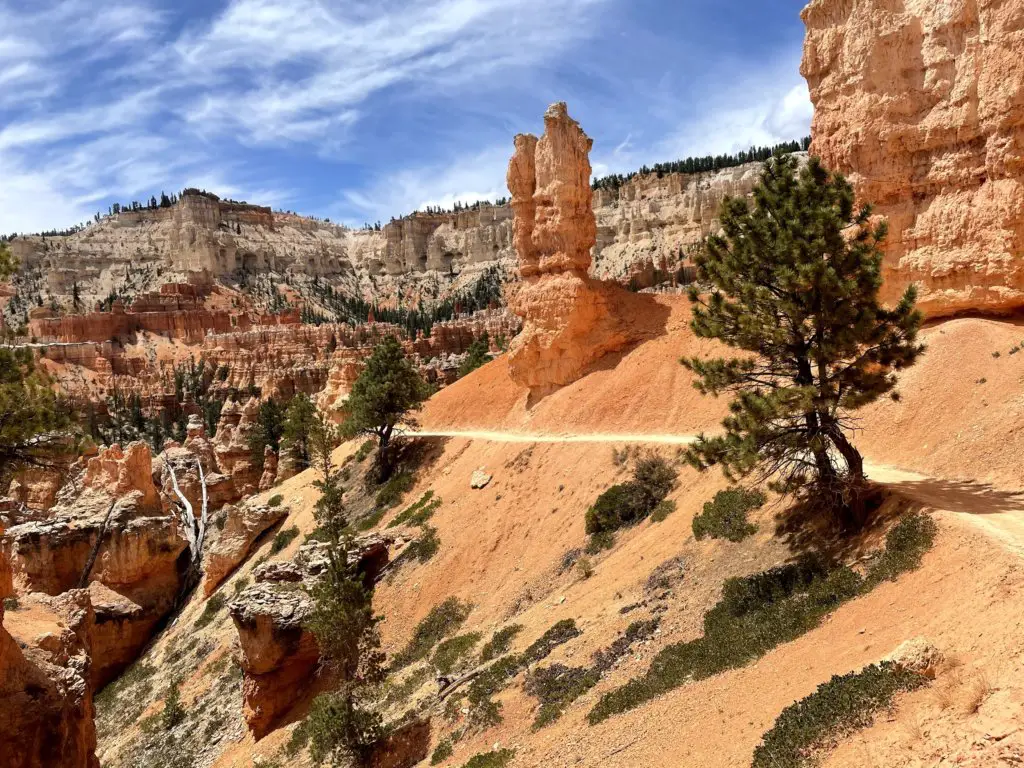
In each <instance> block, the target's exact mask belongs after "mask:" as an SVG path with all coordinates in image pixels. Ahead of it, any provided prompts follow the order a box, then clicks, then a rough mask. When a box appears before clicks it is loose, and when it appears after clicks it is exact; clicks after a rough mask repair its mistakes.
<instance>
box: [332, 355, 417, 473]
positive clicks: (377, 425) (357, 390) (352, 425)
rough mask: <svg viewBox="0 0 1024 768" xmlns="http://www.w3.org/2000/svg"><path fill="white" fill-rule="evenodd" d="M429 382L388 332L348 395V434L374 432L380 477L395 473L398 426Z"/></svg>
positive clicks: (346, 424)
mask: <svg viewBox="0 0 1024 768" xmlns="http://www.w3.org/2000/svg"><path fill="white" fill-rule="evenodd" d="M428 393H429V390H428V387H427V384H426V382H425V381H423V378H422V377H421V376H420V374H419V372H418V371H417V370H416V368H415V367H414V366H413V364H412V362H411V361H410V360H409V359H408V358H407V357H406V356H405V352H404V351H403V350H402V345H401V344H400V343H399V342H398V339H396V338H394V337H393V336H388V337H387V338H385V339H384V341H382V342H381V343H380V344H378V345H377V346H376V347H375V348H374V350H373V354H372V355H370V358H369V359H368V360H367V361H366V368H364V369H363V372H362V373H361V374H359V378H358V379H356V382H355V384H353V385H352V393H351V394H350V395H349V398H348V408H349V418H348V420H347V421H346V422H345V424H344V431H345V434H346V436H348V437H354V436H356V435H373V436H375V437H376V438H377V442H378V446H379V449H380V450H378V451H377V461H378V464H379V470H380V472H379V479H380V480H382V481H383V480H386V479H387V478H388V476H389V475H390V473H391V463H390V455H389V451H388V449H389V447H390V445H391V438H392V436H393V435H394V432H395V428H396V427H397V426H398V424H399V423H400V422H402V421H403V419H406V420H407V418H408V416H409V414H410V413H411V412H412V411H417V410H419V409H420V407H421V406H422V404H423V401H424V400H426V399H427V395H428Z"/></svg>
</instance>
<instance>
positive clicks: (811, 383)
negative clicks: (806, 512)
mask: <svg viewBox="0 0 1024 768" xmlns="http://www.w3.org/2000/svg"><path fill="white" fill-rule="evenodd" d="M720 219H721V228H722V233H721V234H720V235H712V236H710V237H709V238H708V239H707V241H706V243H705V247H704V250H703V252H702V253H700V254H698V255H697V256H696V258H695V261H696V264H697V270H698V279H699V282H700V283H701V284H703V285H705V286H710V288H711V290H710V293H707V294H706V295H703V296H702V295H701V294H700V293H699V290H698V288H697V287H696V286H694V287H692V288H691V290H690V300H691V301H692V302H693V303H694V311H693V320H692V326H693V330H694V332H695V333H696V334H697V335H698V336H700V337H704V338H714V339H718V340H720V341H722V342H724V343H725V344H727V345H728V346H730V347H734V348H736V349H738V350H741V351H742V352H749V353H753V354H752V355H742V354H741V355H738V356H735V357H730V358H714V359H707V360H702V359H699V358H685V359H683V360H682V363H683V365H684V366H686V367H687V368H689V369H690V370H691V371H692V372H693V373H694V374H696V377H697V378H696V381H695V382H694V384H695V386H696V387H697V389H698V390H700V391H701V392H702V393H704V394H711V395H715V396H717V395H719V394H722V393H731V394H733V395H734V399H733V400H732V402H731V403H730V405H729V415H728V416H727V417H726V419H725V421H724V422H723V426H724V427H725V431H724V434H721V435H715V436H705V435H701V437H700V438H699V440H698V441H697V442H696V443H695V444H694V445H693V446H692V447H691V448H690V449H689V451H688V459H689V460H690V462H691V463H692V464H693V465H695V466H696V467H698V468H700V469H706V468H708V467H710V466H713V465H720V466H721V467H722V468H723V470H724V472H725V474H726V476H728V477H729V478H730V479H737V478H738V477H744V476H748V475H751V474H755V473H756V474H758V475H759V476H760V477H761V478H762V479H768V478H769V477H770V478H773V479H772V486H773V487H774V488H775V489H776V490H779V491H781V492H792V491H796V490H799V489H801V488H808V486H813V490H814V491H815V493H818V494H821V499H822V501H824V502H825V503H826V504H827V505H828V507H829V508H830V509H831V510H832V511H833V512H835V513H837V514H839V515H840V516H842V518H843V521H844V523H845V524H847V525H852V526H856V525H860V524H861V523H863V517H864V497H865V494H864V492H863V491H864V489H865V487H866V482H865V481H866V478H865V475H864V462H863V459H862V457H861V454H860V453H859V452H858V450H857V449H856V447H854V445H853V443H852V442H851V441H850V437H849V433H850V431H851V430H852V429H853V427H854V426H855V420H854V417H853V413H854V412H855V411H856V410H857V409H858V408H861V407H863V406H865V405H867V404H869V403H871V402H874V401H875V400H877V399H879V398H880V397H882V396H884V395H887V394H893V396H895V393H894V387H895V386H896V373H897V372H898V371H899V370H901V369H903V368H906V367H907V366H909V365H912V364H913V363H914V361H915V360H916V359H917V357H918V355H920V354H921V352H922V351H923V347H922V346H921V345H919V344H918V343H917V332H918V329H919V327H920V324H921V314H920V312H918V311H917V310H916V309H915V308H914V302H915V290H914V288H913V287H910V288H908V289H907V291H906V293H905V294H904V295H903V297H902V299H901V300H900V302H899V303H898V304H897V305H896V306H895V307H894V308H892V309H887V308H885V307H883V306H882V305H881V304H880V303H879V300H878V292H879V288H880V287H881V285H882V274H881V266H882V252H881V250H880V245H881V243H882V241H883V239H884V238H885V235H886V231H887V227H886V224H885V223H884V222H880V223H878V224H874V223H873V222H872V220H871V208H870V206H867V205H864V206H860V207H857V206H856V205H855V202H854V193H853V189H852V187H851V186H850V184H849V183H848V182H847V181H846V180H845V179H844V178H843V177H842V176H840V175H836V174H831V173H829V172H828V171H827V170H826V169H825V168H824V167H823V166H822V165H821V163H820V161H819V160H818V159H817V158H811V159H810V161H809V162H808V163H807V165H806V166H805V167H803V168H802V169H798V166H797V161H796V159H795V158H794V157H793V156H779V155H776V156H775V157H774V158H773V159H771V160H769V161H768V162H767V163H766V164H765V167H764V169H763V171H762V174H761V179H760V182H759V184H758V185H757V186H756V187H755V189H754V193H753V205H751V204H750V203H749V202H748V201H747V200H745V199H738V198H727V199H726V200H725V201H723V203H722V209H721V215H720Z"/></svg>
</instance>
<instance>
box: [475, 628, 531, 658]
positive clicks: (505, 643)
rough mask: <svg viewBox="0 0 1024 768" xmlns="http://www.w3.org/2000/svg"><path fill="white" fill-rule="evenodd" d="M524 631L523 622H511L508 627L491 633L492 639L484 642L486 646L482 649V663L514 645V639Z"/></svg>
mask: <svg viewBox="0 0 1024 768" xmlns="http://www.w3.org/2000/svg"><path fill="white" fill-rule="evenodd" d="M522 631H523V625H522V624H509V625H508V626H507V627H502V628H501V629H499V630H497V631H496V632H495V633H494V634H493V635H491V639H490V640H488V641H487V642H486V643H484V647H483V649H482V650H481V651H480V663H481V664H483V663H484V662H487V661H490V660H491V659H496V658H497V657H498V656H501V655H502V654H504V653H505V652H507V651H508V649H509V648H511V647H512V640H513V639H514V638H515V636H516V635H518V634H519V633H520V632H522Z"/></svg>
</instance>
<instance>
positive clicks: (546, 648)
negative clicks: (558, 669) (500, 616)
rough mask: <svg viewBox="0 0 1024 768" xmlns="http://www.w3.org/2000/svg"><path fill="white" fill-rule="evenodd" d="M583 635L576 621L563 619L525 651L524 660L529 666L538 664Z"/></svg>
mask: <svg viewBox="0 0 1024 768" xmlns="http://www.w3.org/2000/svg"><path fill="white" fill-rule="evenodd" d="M582 634H583V632H582V631H581V630H579V629H578V628H577V627H576V622H575V621H574V620H572V619H562V620H561V621H559V622H558V623H556V624H554V625H553V626H552V627H551V628H550V629H549V630H548V631H547V632H545V633H544V634H543V635H541V636H540V637H539V638H537V639H536V640H534V641H533V643H532V644H531V645H530V647H529V648H527V649H526V650H525V651H523V659H524V660H525V661H526V663H527V664H536V663H537V662H538V661H540V660H541V659H546V658H547V657H548V656H549V655H550V654H551V652H552V651H553V650H555V648H557V647H558V646H560V645H562V644H564V643H567V642H569V641H570V640H572V639H573V638H576V637H579V636H580V635H582Z"/></svg>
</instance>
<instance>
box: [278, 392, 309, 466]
mask: <svg viewBox="0 0 1024 768" xmlns="http://www.w3.org/2000/svg"><path fill="white" fill-rule="evenodd" d="M316 420H317V413H316V406H315V405H313V401H312V400H310V399H309V395H305V394H298V395H296V396H295V397H293V398H292V401H291V402H290V403H288V409H287V410H286V411H285V414H284V430H283V431H282V433H281V439H282V441H283V442H284V444H285V445H286V446H287V447H288V448H289V449H290V450H291V451H292V453H293V454H294V456H295V458H296V460H297V462H298V464H299V466H300V467H302V468H303V469H305V468H306V467H308V466H309V463H310V458H311V454H310V436H311V433H312V430H313V428H314V426H315V424H316Z"/></svg>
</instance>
